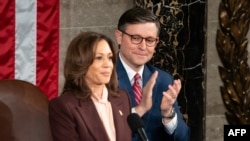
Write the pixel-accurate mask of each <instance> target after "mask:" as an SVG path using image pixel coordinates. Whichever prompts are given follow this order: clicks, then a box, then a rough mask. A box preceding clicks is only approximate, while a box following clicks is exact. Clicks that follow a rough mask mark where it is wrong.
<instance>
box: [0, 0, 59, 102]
mask: <svg viewBox="0 0 250 141" xmlns="http://www.w3.org/2000/svg"><path fill="white" fill-rule="evenodd" d="M58 57H59V0H1V1H0V79H20V80H25V81H28V82H30V83H32V84H34V85H36V86H37V87H39V88H40V89H41V90H42V91H43V92H44V93H45V94H46V95H47V96H48V99H52V98H54V97H56V96H57V95H58V64H59V62H58Z"/></svg>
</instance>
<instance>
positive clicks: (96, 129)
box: [76, 99, 108, 141]
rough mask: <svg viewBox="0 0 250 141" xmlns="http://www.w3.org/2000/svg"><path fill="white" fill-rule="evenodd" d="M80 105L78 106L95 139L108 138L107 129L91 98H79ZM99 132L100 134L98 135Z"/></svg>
mask: <svg viewBox="0 0 250 141" xmlns="http://www.w3.org/2000/svg"><path fill="white" fill-rule="evenodd" d="M79 103H80V104H79V106H78V107H76V109H77V111H78V112H79V114H80V116H81V117H82V120H84V122H85V123H86V126H87V128H88V129H89V132H90V134H93V137H94V138H95V140H103V141H104V140H108V137H107V134H106V131H105V129H104V126H103V124H102V121H101V119H100V117H99V115H98V112H97V110H96V108H95V105H94V103H93V101H92V100H91V99H87V100H84V101H82V100H79ZM96 134H98V136H96Z"/></svg>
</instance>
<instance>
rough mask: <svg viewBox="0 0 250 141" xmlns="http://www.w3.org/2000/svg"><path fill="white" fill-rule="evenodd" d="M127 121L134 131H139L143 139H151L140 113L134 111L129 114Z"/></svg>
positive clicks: (145, 140) (144, 140) (143, 140)
mask: <svg viewBox="0 0 250 141" xmlns="http://www.w3.org/2000/svg"><path fill="white" fill-rule="evenodd" d="M127 122H128V125H129V127H130V129H131V130H132V132H137V133H138V134H139V136H140V137H141V139H142V141H149V140H148V137H147V134H146V132H145V129H144V123H143V121H142V119H141V118H140V117H139V115H138V114H136V113H132V114H130V115H128V117H127Z"/></svg>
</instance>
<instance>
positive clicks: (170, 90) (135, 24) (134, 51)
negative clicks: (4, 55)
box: [115, 8, 190, 141]
mask: <svg viewBox="0 0 250 141" xmlns="http://www.w3.org/2000/svg"><path fill="white" fill-rule="evenodd" d="M159 32H160V23H159V20H158V18H157V17H156V16H155V15H154V14H153V13H152V12H151V11H149V10H146V9H142V8H132V9H129V10H128V11H126V12H125V13H124V14H123V15H122V16H121V17H120V19H119V22H118V29H117V30H116V31H115V36H116V41H117V43H118V45H119V53H118V54H119V57H118V64H117V73H118V81H119V87H120V88H122V89H125V90H127V91H128V93H129V94H130V98H131V100H132V106H133V108H132V112H136V113H137V114H138V115H139V116H141V118H142V119H143V121H144V124H145V130H146V134H147V136H148V138H149V140H150V141H188V140H189V136H190V135H189V134H190V133H189V132H190V130H189V127H188V126H187V124H186V123H185V122H184V120H183V118H182V114H181V112H180V110H179V108H178V103H177V101H176V99H177V96H178V94H179V91H180V89H181V81H180V80H179V79H178V80H174V79H173V77H172V76H171V75H170V74H169V73H167V72H165V71H162V70H160V69H158V68H156V67H154V66H152V65H150V64H148V62H149V60H150V59H151V58H152V56H153V54H154V50H155V47H156V45H157V43H158V41H159ZM137 73H138V74H139V75H140V76H139V77H141V79H139V81H138V82H139V84H140V86H141V87H142V88H143V90H142V92H141V93H142V94H141V95H142V96H141V99H139V100H137V97H138V96H135V93H136V92H134V91H133V87H134V86H132V85H133V83H134V81H136V79H135V78H134V75H135V74H137ZM151 77H157V79H156V82H155V85H154V88H153V91H152V96H150V95H146V94H144V93H145V92H146V91H147V89H146V87H145V86H147V83H148V82H150V81H149V80H151V79H150V78H151ZM140 86H139V87H140ZM136 89H137V90H138V89H140V88H136ZM138 91H139V90H138ZM137 101H139V103H137ZM145 105H150V107H148V108H146V109H145V108H142V107H144V106H145ZM133 141H140V139H139V137H138V135H136V134H133Z"/></svg>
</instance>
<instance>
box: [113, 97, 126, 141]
mask: <svg viewBox="0 0 250 141" xmlns="http://www.w3.org/2000/svg"><path fill="white" fill-rule="evenodd" d="M109 101H110V103H111V105H112V112H113V118H114V125H115V130H116V140H117V141H120V140H123V139H122V137H123V134H124V133H123V131H124V128H125V127H124V126H125V125H124V124H123V123H124V121H123V119H124V118H127V117H125V115H124V112H123V111H122V107H121V105H122V101H121V100H120V99H119V98H114V97H109Z"/></svg>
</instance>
